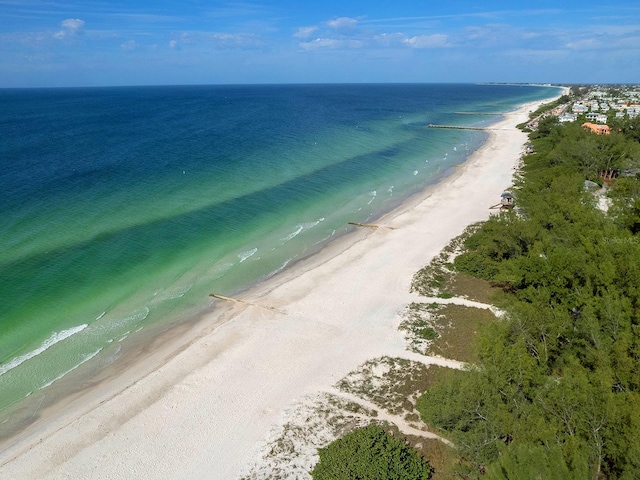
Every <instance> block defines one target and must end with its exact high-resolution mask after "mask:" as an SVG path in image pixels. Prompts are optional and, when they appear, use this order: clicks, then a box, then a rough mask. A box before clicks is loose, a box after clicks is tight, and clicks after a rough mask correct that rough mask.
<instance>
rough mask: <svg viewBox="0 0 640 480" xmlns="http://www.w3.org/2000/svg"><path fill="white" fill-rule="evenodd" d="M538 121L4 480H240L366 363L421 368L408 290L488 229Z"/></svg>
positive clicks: (138, 371)
mask: <svg viewBox="0 0 640 480" xmlns="http://www.w3.org/2000/svg"><path fill="white" fill-rule="evenodd" d="M535 108H537V104H529V105H525V106H523V107H522V108H520V109H519V110H518V111H517V112H515V113H513V114H509V115H507V116H506V117H505V119H504V120H503V121H501V122H500V123H498V124H495V125H493V126H492V127H491V130H490V131H489V138H488V140H487V141H486V142H485V144H484V145H483V146H482V147H481V148H480V149H479V150H478V151H477V152H475V153H474V154H473V155H472V156H471V157H470V158H469V159H468V161H467V162H466V163H465V164H464V165H463V166H461V167H459V168H458V169H457V170H456V172H455V173H454V174H453V175H452V176H450V177H448V178H447V179H445V180H444V181H442V182H440V183H439V184H438V185H436V186H434V187H430V188H429V189H428V190H427V191H425V192H424V193H423V194H421V195H420V196H419V197H416V198H413V199H412V200H411V201H409V202H408V203H407V204H405V205H403V207H402V208H401V209H399V210H396V211H394V212H392V213H390V214H388V215H386V216H385V217H384V218H381V219H379V220H378V221H377V222H376V223H377V224H378V225H382V226H383V227H380V228H377V229H368V228H359V229H357V231H356V232H354V233H353V234H351V235H348V236H347V237H346V238H342V239H340V240H338V241H336V242H334V243H333V244H331V245H330V246H329V247H327V248H326V249H325V250H324V251H322V252H321V253H319V254H317V255H315V256H313V257H312V258H310V259H308V260H306V261H303V262H300V263H299V264H297V265H295V266H293V267H291V268H289V269H287V270H285V271H283V272H282V273H281V274H279V275H277V276H276V277H274V278H272V279H271V280H269V281H268V282H266V283H264V284H262V285H260V286H259V287H257V288H255V289H253V290H251V291H248V292H246V293H245V294H243V295H242V296H241V297H240V298H241V300H243V301H244V302H248V303H250V304H252V305H247V304H245V303H230V302H224V301H221V300H214V299H212V302H213V303H215V304H216V305H220V308H216V309H215V311H214V312H213V313H212V314H211V317H210V318H207V319H205V321H203V322H199V323H198V324H197V330H196V331H194V330H193V329H192V330H191V331H189V332H186V333H184V334H183V335H182V337H181V338H180V339H176V340H175V342H173V343H166V344H163V345H160V346H159V347H158V348H157V349H156V350H154V352H153V355H152V356H150V357H149V358H148V359H146V360H145V361H144V362H142V363H140V364H139V365H138V366H137V367H136V366H135V365H134V366H132V368H131V369H130V370H128V371H127V372H126V373H124V374H122V375H120V376H118V377H117V378H114V379H109V380H106V381H104V382H102V383H101V384H100V385H98V386H97V387H95V388H93V389H92V390H91V391H89V392H88V393H85V394H84V395H82V396H79V397H77V398H76V399H75V400H74V401H73V403H70V404H67V405H65V406H61V407H57V408H56V409H55V411H50V412H45V414H44V416H43V418H42V419H40V420H38V421H37V422H35V423H34V424H33V425H31V426H30V427H28V428H27V429H26V430H25V431H24V432H23V433H21V434H19V435H17V436H16V437H15V438H14V439H12V441H11V442H10V443H9V444H8V445H6V446H5V448H4V450H3V451H2V453H0V478H3V479H131V478H135V479H198V478H207V479H234V478H237V477H238V476H239V475H240V474H241V473H242V471H243V468H245V467H246V465H247V464H250V463H251V462H255V461H256V458H257V454H258V448H259V446H260V445H261V443H263V442H264V440H265V438H266V436H267V435H268V434H269V432H270V430H271V429H272V428H273V426H274V425H277V424H278V422H280V421H281V418H282V415H283V412H285V411H286V410H287V409H288V408H290V407H291V405H293V404H294V403H295V402H296V401H298V400H299V399H301V398H303V397H304V396H306V395H311V394H314V393H316V392H319V391H323V390H326V389H330V388H331V387H332V386H333V385H334V384H335V383H336V382H337V381H338V380H340V379H341V378H342V377H344V376H345V375H346V374H347V373H349V372H350V371H352V370H354V369H356V368H357V367H358V366H359V365H361V364H362V363H364V362H366V361H367V360H369V359H371V358H375V357H380V356H382V355H389V356H397V357H405V358H410V357H411V356H412V355H415V354H412V353H410V352H409V351H408V350H407V348H406V342H405V340H404V338H403V336H402V334H401V333H400V332H398V325H399V323H400V316H399V312H401V311H402V310H403V308H404V307H405V306H406V305H407V304H408V303H409V302H411V301H412V300H414V299H415V298H416V296H415V295H414V294H410V293H409V288H410V283H411V279H412V276H413V274H414V273H415V272H416V271H417V270H419V269H420V268H421V267H422V266H424V265H425V264H427V263H428V262H429V261H430V260H431V258H432V257H433V256H435V255H436V254H438V252H439V251H440V250H441V249H442V248H443V247H444V246H445V245H446V244H447V243H448V242H449V241H450V240H451V239H452V238H453V237H455V236H457V235H459V234H460V233H462V231H463V230H464V228H465V227H466V226H467V225H469V224H472V223H474V222H477V221H481V220H484V219H486V218H488V216H489V215H490V213H491V212H492V210H490V209H489V207H490V206H492V205H495V204H496V203H498V202H499V200H500V194H501V193H502V192H503V191H504V190H505V189H507V188H509V187H510V185H511V179H512V175H513V173H514V169H515V168H516V166H517V164H518V162H519V159H520V157H521V154H522V151H523V146H524V144H525V142H526V140H527V137H526V135H525V134H524V133H522V132H521V131H519V130H517V129H516V128H515V125H517V124H519V123H521V122H524V121H525V120H526V119H527V118H528V113H529V112H530V111H531V110H535ZM385 226H386V227H393V229H391V228H384V227H385ZM221 320H225V321H224V322H221ZM186 341H188V346H186V348H182V347H181V351H179V352H177V353H176V351H175V350H176V348H177V347H176V345H184V343H185V342H186ZM424 361H426V362H433V363H438V364H445V363H446V362H445V360H444V359H440V358H429V357H425V360H424ZM149 370H150V371H151V373H148V371H149ZM145 372H146V373H145Z"/></svg>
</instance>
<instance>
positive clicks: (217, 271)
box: [211, 262, 233, 280]
mask: <svg viewBox="0 0 640 480" xmlns="http://www.w3.org/2000/svg"><path fill="white" fill-rule="evenodd" d="M231 267H233V263H231V262H225V263H221V264H218V265H216V266H215V267H213V268H212V269H211V274H212V275H211V279H212V280H217V279H219V278H220V277H224V275H225V274H226V273H227V272H228V271H229V269H230V268H231Z"/></svg>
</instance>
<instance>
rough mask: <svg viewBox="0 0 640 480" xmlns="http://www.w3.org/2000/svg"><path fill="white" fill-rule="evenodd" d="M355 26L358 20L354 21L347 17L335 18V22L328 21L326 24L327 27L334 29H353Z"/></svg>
mask: <svg viewBox="0 0 640 480" xmlns="http://www.w3.org/2000/svg"><path fill="white" fill-rule="evenodd" d="M357 24H358V20H356V19H355V18H349V17H340V18H336V19H335V20H329V21H328V22H327V25H328V26H330V27H331V28H336V29H344V28H353V27H355V26H356V25H357Z"/></svg>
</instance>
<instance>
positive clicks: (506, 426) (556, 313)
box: [419, 120, 640, 479]
mask: <svg viewBox="0 0 640 480" xmlns="http://www.w3.org/2000/svg"><path fill="white" fill-rule="evenodd" d="M628 132H632V133H633V134H628ZM531 137H532V142H533V144H534V148H535V153H534V154H532V155H529V156H528V157H526V158H525V163H524V167H523V169H522V172H521V174H520V177H519V178H518V179H517V185H516V189H515V193H516V198H517V206H518V208H517V209H516V211H513V212H509V213H506V214H502V215H500V216H494V217H492V218H491V219H490V220H489V221H488V222H486V224H484V226H483V227H482V228H480V229H479V230H478V231H477V232H476V233H474V234H473V235H471V236H470V237H469V238H468V239H467V241H466V248H467V251H466V252H465V253H463V254H462V255H460V256H459V257H457V258H456V260H455V266H456V268H457V269H459V270H461V271H465V272H467V273H471V274H473V275H475V276H478V277H481V278H484V279H487V280H490V281H491V282H493V283H494V284H495V285H498V286H500V287H502V290H503V291H504V292H506V293H507V294H506V295H505V296H504V298H503V300H502V301H503V302H504V303H505V306H506V309H507V312H508V315H507V319H506V320H505V321H503V322H499V323H497V324H495V325H494V326H492V327H491V328H489V329H488V330H486V331H484V332H483V333H482V334H481V338H480V345H479V349H480V362H479V363H478V365H477V366H476V368H473V369H470V370H469V371H465V372H453V373H452V374H451V375H450V377H449V378H448V379H447V380H446V381H444V382H442V383H440V384H438V385H436V386H435V387H433V388H431V389H429V390H428V391H427V392H426V393H425V394H424V395H423V396H422V397H421V398H420V400H419V409H420V411H421V414H422V417H423V419H424V420H425V421H426V422H427V423H429V424H431V425H433V426H436V427H439V428H441V429H443V430H445V431H447V432H449V433H450V435H451V437H452V439H453V441H454V442H455V443H456V445H457V447H458V451H459V453H460V455H461V458H462V460H463V461H464V464H465V465H466V469H467V471H466V474H467V475H469V476H470V477H474V476H486V477H487V478H490V479H506V478H522V479H529V478H530V479H534V478H545V479H547V478H563V479H571V478H580V479H582V478H593V479H599V478H607V479H632V478H640V442H638V438H640V316H639V312H638V308H639V307H640V180H639V179H638V178H637V177H633V176H629V177H627V178H622V177H620V178H618V179H616V180H614V181H613V183H612V186H611V188H610V190H609V192H610V196H611V198H612V200H611V206H610V208H609V212H608V214H605V213H604V212H602V211H601V210H600V209H598V208H596V205H597V203H598V198H597V194H594V193H592V192H590V191H588V190H587V189H585V186H584V181H585V179H590V180H593V181H596V182H599V183H602V180H601V179H600V178H599V176H600V174H601V173H602V172H603V171H607V170H609V171H610V170H620V171H621V170H623V169H637V168H638V167H639V166H640V154H639V152H640V143H638V138H637V137H636V136H635V129H632V128H627V129H626V130H625V129H624V128H620V129H619V130H615V131H614V132H613V133H612V134H611V135H610V136H605V135H602V136H600V135H595V134H592V133H589V132H586V131H584V130H583V129H581V128H580V127H579V125H572V124H568V125H562V126H561V125H558V124H557V123H555V122H553V121H551V120H550V121H547V122H546V123H545V122H543V123H542V125H541V128H540V129H539V130H538V132H536V134H535V135H532V136H531Z"/></svg>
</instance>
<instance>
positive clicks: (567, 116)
mask: <svg viewBox="0 0 640 480" xmlns="http://www.w3.org/2000/svg"><path fill="white" fill-rule="evenodd" d="M577 119H578V115H577V114H575V113H563V114H562V115H560V116H559V117H558V121H559V122H560V123H566V122H575V121H576V120H577Z"/></svg>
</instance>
